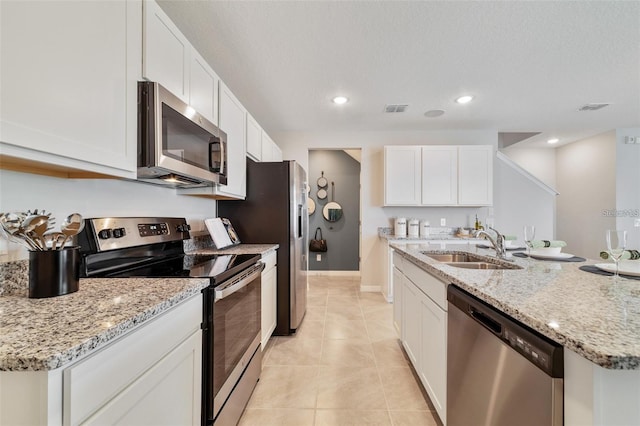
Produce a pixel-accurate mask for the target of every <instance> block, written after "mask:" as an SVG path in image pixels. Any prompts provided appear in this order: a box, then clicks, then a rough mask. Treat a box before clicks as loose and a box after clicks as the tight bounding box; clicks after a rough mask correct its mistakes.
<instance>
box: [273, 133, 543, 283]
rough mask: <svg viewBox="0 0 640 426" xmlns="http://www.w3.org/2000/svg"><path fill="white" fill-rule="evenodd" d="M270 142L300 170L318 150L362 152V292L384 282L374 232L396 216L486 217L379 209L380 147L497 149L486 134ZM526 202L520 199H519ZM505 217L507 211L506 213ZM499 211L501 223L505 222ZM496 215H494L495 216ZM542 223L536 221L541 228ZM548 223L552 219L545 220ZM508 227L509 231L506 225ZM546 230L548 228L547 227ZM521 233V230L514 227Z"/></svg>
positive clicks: (456, 211)
mask: <svg viewBox="0 0 640 426" xmlns="http://www.w3.org/2000/svg"><path fill="white" fill-rule="evenodd" d="M274 140H277V141H278V145H279V146H280V147H281V148H282V150H283V154H284V158H285V159H288V160H296V161H298V162H300V163H301V164H302V166H303V167H304V168H305V169H308V167H307V161H308V150H309V149H322V148H361V149H362V169H361V182H362V199H361V204H362V262H361V268H362V269H361V276H362V285H363V286H380V287H381V285H382V282H383V280H384V279H385V274H384V268H383V265H384V262H385V258H386V252H385V247H384V244H382V242H381V241H380V240H379V238H378V234H377V228H378V227H381V226H391V223H392V218H393V217H395V216H398V215H402V216H407V217H419V218H426V219H429V220H431V221H432V224H436V225H437V224H439V218H440V217H446V218H447V220H448V221H447V225H450V226H462V225H469V224H470V222H469V221H470V217H471V218H473V217H474V216H475V214H476V213H477V214H478V217H479V218H480V219H481V220H482V219H483V218H485V217H486V215H487V209H486V208H479V209H478V208H475V209H473V208H458V207H450V208H431V207H420V208H417V207H414V208H404V207H382V205H383V198H384V193H383V175H384V173H383V170H384V168H383V165H384V156H383V146H384V145H492V146H494V147H496V148H497V144H498V135H497V132H496V131H490V130H482V131H480V130H468V131H462V130H460V131H431V132H314V133H304V132H284V133H279V134H274ZM505 186H506V187H508V188H512V190H513V191H516V192H517V190H518V189H517V186H513V185H510V184H509V182H505V183H504V185H501V186H500V188H504V187H505ZM524 196H525V197H526V195H524ZM501 197H503V195H502V194H501V193H500V192H498V191H494V203H496V205H501V206H505V208H506V209H508V208H509V206H512V207H513V206H514V205H510V204H509V203H508V202H501V201H500V199H501ZM509 211H510V210H509ZM509 211H505V212H504V214H503V216H502V217H504V218H507V217H510V213H509ZM496 215H497V212H496ZM543 220H547V219H546V218H545V219H540V220H539V221H537V223H541V222H542V221H543ZM550 220H551V222H552V219H550ZM495 225H496V227H497V228H498V229H501V230H502V229H504V231H503V232H505V233H518V232H519V231H518V230H517V229H507V228H504V227H503V226H502V225H505V226H506V224H501V223H500V220H499V219H498V218H496V222H495ZM509 226H511V225H509ZM551 226H552V225H551ZM520 228H521V227H520Z"/></svg>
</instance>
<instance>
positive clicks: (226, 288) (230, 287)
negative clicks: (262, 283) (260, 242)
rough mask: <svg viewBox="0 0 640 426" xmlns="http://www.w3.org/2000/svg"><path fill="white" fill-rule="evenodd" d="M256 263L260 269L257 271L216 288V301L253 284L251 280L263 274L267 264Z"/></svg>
mask: <svg viewBox="0 0 640 426" xmlns="http://www.w3.org/2000/svg"><path fill="white" fill-rule="evenodd" d="M256 265H258V269H257V270H256V271H254V272H253V273H251V274H250V275H249V276H247V277H244V278H243V279H241V280H240V281H238V282H237V283H234V282H231V283H229V284H227V285H224V284H223V285H221V286H220V287H221V288H219V289H218V288H216V298H215V301H216V302H217V301H218V300H221V299H224V298H225V297H228V296H231V295H232V294H233V293H235V292H236V291H238V290H240V289H242V288H244V287H246V286H248V285H249V284H251V282H252V281H253V280H254V279H256V277H258V276H259V275H260V274H262V270H263V269H264V268H265V266H266V265H265V264H264V263H262V262H257V263H256Z"/></svg>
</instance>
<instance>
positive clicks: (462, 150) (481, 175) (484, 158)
mask: <svg viewBox="0 0 640 426" xmlns="http://www.w3.org/2000/svg"><path fill="white" fill-rule="evenodd" d="M458 204H460V205H465V206H487V205H491V204H493V147H492V146H488V145H479V146H473V145H470V146H460V147H458Z"/></svg>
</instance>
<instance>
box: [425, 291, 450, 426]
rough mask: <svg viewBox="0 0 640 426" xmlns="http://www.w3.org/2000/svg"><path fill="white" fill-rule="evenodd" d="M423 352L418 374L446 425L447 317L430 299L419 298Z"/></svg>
mask: <svg viewBox="0 0 640 426" xmlns="http://www.w3.org/2000/svg"><path fill="white" fill-rule="evenodd" d="M420 329H421V337H422V341H421V346H422V347H421V350H420V356H421V361H420V366H421V367H420V370H419V371H418V375H419V376H420V379H421V381H422V383H423V384H424V387H425V389H426V391H427V393H428V394H429V398H430V399H431V402H433V405H434V407H435V408H436V411H437V412H438V414H439V415H440V419H442V421H443V422H444V423H445V424H446V407H447V404H446V396H447V315H446V312H445V311H444V310H442V308H440V307H439V306H438V305H437V304H435V303H434V302H433V300H431V299H430V298H429V297H427V296H426V295H424V294H421V297H420Z"/></svg>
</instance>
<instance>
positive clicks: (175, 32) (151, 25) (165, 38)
mask: <svg viewBox="0 0 640 426" xmlns="http://www.w3.org/2000/svg"><path fill="white" fill-rule="evenodd" d="M143 7H144V22H143V28H144V34H143V37H142V42H143V51H144V57H143V61H142V65H143V69H142V72H143V76H144V77H145V78H146V79H148V80H149V81H156V82H158V83H160V84H161V85H163V86H164V87H165V88H166V89H167V90H169V91H170V92H171V93H173V94H174V95H176V96H177V97H179V98H180V99H182V100H183V101H184V102H186V103H189V77H190V76H189V65H190V54H191V49H192V48H191V44H190V43H189V41H188V40H187V38H186V37H185V36H184V35H182V33H181V32H180V30H179V29H178V27H176V26H175V25H174V23H173V22H172V21H171V19H169V17H168V16H167V15H166V14H165V13H164V11H163V10H162V9H160V6H158V4H157V3H156V2H155V1H145V2H144V6H143Z"/></svg>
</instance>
